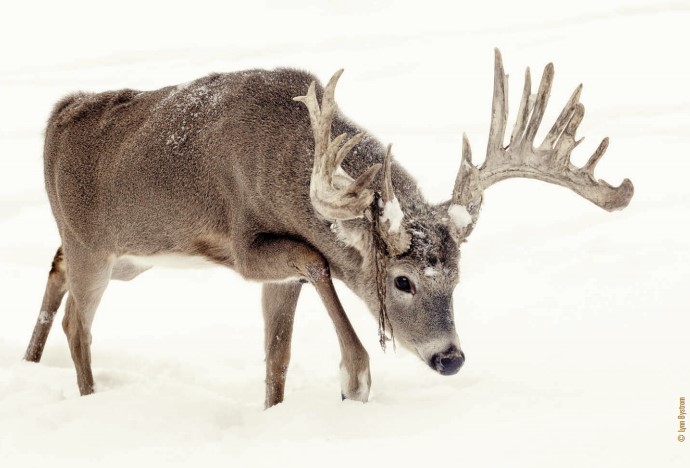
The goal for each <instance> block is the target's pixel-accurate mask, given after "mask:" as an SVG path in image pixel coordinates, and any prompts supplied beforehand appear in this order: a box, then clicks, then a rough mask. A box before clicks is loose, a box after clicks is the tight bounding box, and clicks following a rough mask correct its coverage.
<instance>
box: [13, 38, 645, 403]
mask: <svg viewBox="0 0 690 468" xmlns="http://www.w3.org/2000/svg"><path fill="white" fill-rule="evenodd" d="M494 72H495V78H494V95H493V108H492V117H491V128H490V133H489V138H488V147H487V152H486V159H485V161H484V163H483V165H482V166H481V167H477V166H475V165H474V164H473V163H472V159H471V153H470V145H469V142H468V140H467V138H466V137H463V145H462V160H461V164H460V169H459V171H458V175H457V178H456V181H455V187H454V189H453V192H452V197H451V198H450V200H449V201H447V202H445V203H441V204H436V205H433V204H429V203H428V202H427V201H425V199H424V197H423V196H422V194H421V192H420V190H419V188H418V187H417V185H416V183H415V182H414V180H413V178H412V177H411V176H410V175H409V174H408V173H407V172H406V171H405V170H404V169H403V168H402V167H401V166H399V165H398V164H397V163H395V162H394V161H393V157H392V154H391V147H390V145H389V146H387V147H386V146H384V145H383V144H382V143H380V142H379V141H378V140H376V139H375V138H373V137H370V136H366V135H365V133H364V132H363V131H362V129H361V128H360V127H358V126H357V125H356V124H354V123H353V122H352V121H350V120H349V119H347V118H346V117H345V116H344V115H342V114H341V113H340V112H339V111H338V109H337V107H336V104H335V101H334V92H335V87H336V83H337V81H338V78H339V77H340V75H341V73H342V70H341V71H338V72H337V73H336V74H335V75H334V76H333V77H332V78H331V80H330V81H329V82H328V84H327V85H326V86H325V87H322V86H321V85H320V84H318V82H317V80H316V79H315V78H314V77H313V76H312V75H310V74H308V73H305V72H301V71H297V70H292V69H278V70H274V71H265V70H250V71H244V72H238V73H228V74H213V75H209V76H207V77H204V78H201V79H198V80H196V81H194V82H191V83H189V84H185V85H180V86H177V87H166V88H162V89H160V90H157V91H145V92H141V91H133V90H130V89H125V90H120V91H109V92H104V93H100V94H83V93H81V94H74V95H71V96H68V97H66V98H64V99H63V100H62V101H60V102H59V103H58V104H57V105H56V106H55V108H54V110H53V112H52V114H51V117H50V119H49V122H48V126H47V130H46V139H45V150H44V160H45V182H46V190H47V192H48V198H49V200H50V205H51V208H52V212H53V215H54V216H55V220H56V222H57V226H58V230H59V233H60V237H61V240H62V245H61V247H60V248H59V249H58V251H57V254H56V255H55V258H54V260H53V264H52V269H51V270H50V274H49V276H48V281H47V286H46V289H45V294H44V298H43V303H42V305H41V312H40V314H39V317H38V320H37V322H36V326H35V329H34V332H33V336H32V338H31V342H30V344H29V346H28V349H27V351H26V355H25V359H26V360H29V361H35V362H38V361H39V360H40V358H41V354H42V352H43V348H44V345H45V342H46V338H47V336H48V333H49V331H50V328H51V324H52V322H53V319H54V317H55V314H56V311H57V310H58V308H59V306H60V303H61V301H62V298H63V296H64V294H65V293H66V292H67V291H69V295H68V297H67V306H66V312H65V316H64V320H63V328H64V331H65V333H66V335H67V340H68V342H69V348H70V351H71V355H72V359H73V361H74V365H75V368H76V373H77V382H78V385H79V391H80V393H81V394H82V395H87V394H90V393H92V392H93V391H94V379H93V375H92V371H91V354H90V345H91V333H90V330H91V325H92V322H93V319H94V314H95V312H96V309H97V307H98V304H99V301H100V299H101V295H102V294H103V291H104V290H105V288H106V286H107V284H108V282H109V280H111V279H117V280H130V279H132V278H134V277H135V276H137V275H138V274H140V273H141V272H143V271H145V270H147V269H148V268H150V267H151V266H152V265H157V264H160V263H164V262H165V261H167V260H169V259H170V258H177V259H179V258H184V259H188V260H190V259H191V260H194V259H197V260H204V261H208V262H212V263H214V264H217V265H223V266H226V267H229V268H232V269H233V270H235V271H237V272H238V273H239V274H240V275H242V276H243V277H244V278H245V279H247V280H254V281H259V282H262V283H263V290H262V305H263V315H264V319H265V337H264V338H265V352H266V356H265V358H266V400H265V404H266V407H270V406H272V405H275V404H277V403H279V402H281V401H282V400H283V394H284V385H285V378H286V371H287V367H288V362H289V360H290V342H291V338H292V326H293V317H294V315H295V307H296V303H297V298H298V296H299V294H300V290H301V288H302V285H303V283H305V282H309V283H311V284H312V285H313V286H314V288H316V291H317V292H318V294H319V296H320V298H321V300H322V301H323V304H324V306H325V308H326V311H327V312H328V314H329V316H330V319H331V320H332V321H333V325H334V326H335V331H336V334H337V337H338V341H339V344H340V351H341V356H342V360H341V362H340V370H341V373H340V375H341V378H340V380H341V382H340V384H341V392H342V396H343V398H348V399H353V400H359V401H366V400H367V399H368V396H369V388H370V385H371V376H370V372H369V357H368V354H367V351H366V350H365V349H364V347H363V346H362V343H361V342H360V340H359V338H358V337H357V335H356V334H355V331H354V330H353V327H352V325H351V324H350V321H349V320H348V317H347V315H346V313H345V311H344V310H343V307H342V306H341V303H340V301H339V299H338V296H337V294H336V291H335V289H334V287H333V282H332V279H333V278H336V279H339V280H341V281H342V282H343V283H345V284H346V285H347V286H348V287H349V288H350V289H351V290H352V291H354V292H355V293H356V294H357V295H358V296H359V297H360V298H361V299H362V300H363V301H364V302H365V303H366V305H367V306H368V308H369V310H370V311H371V312H372V314H373V315H374V316H375V317H378V321H379V334H380V338H381V344H382V346H385V343H386V340H389V339H391V338H393V337H394V338H395V339H396V340H397V341H398V342H399V343H400V344H401V345H402V346H403V347H405V348H407V349H408V350H410V351H411V352H413V353H414V354H416V355H418V356H419V358H420V359H422V361H424V362H425V363H426V364H428V365H429V366H430V367H431V368H432V369H434V370H435V371H437V372H438V373H440V374H443V375H451V374H455V373H456V372H458V370H459V369H460V367H461V366H462V364H463V362H464V360H465V356H464V354H463V352H462V351H461V348H460V342H459V339H458V335H457V332H456V330H455V320H454V315H453V300H452V298H453V291H454V290H455V287H456V285H457V283H458V261H459V256H460V255H459V248H460V246H461V245H462V243H463V242H464V241H465V240H466V239H467V237H468V235H469V234H470V233H471V232H472V230H473V228H474V226H475V224H476V223H477V219H478V216H479V211H480V208H481V205H482V200H483V196H484V191H485V190H486V189H487V188H488V187H490V186H491V185H493V184H495V183H497V182H500V181H501V180H504V179H507V178H510V177H527V178H533V179H539V180H542V181H545V182H550V183H552V184H558V185H561V186H563V187H567V188H570V189H571V190H573V191H574V192H576V193H577V194H579V195H581V196H582V197H584V198H585V199H587V200H589V201H591V202H593V203H594V204H596V205H597V206H599V207H601V208H604V209H606V210H609V211H611V210H617V209H621V208H624V207H625V206H627V205H628V203H629V201H630V199H631V197H632V195H633V186H632V183H631V182H630V181H629V180H628V179H625V180H624V181H623V183H622V184H621V185H620V186H619V187H612V186H610V185H609V184H607V183H606V182H604V181H601V180H597V179H595V178H594V175H593V174H594V168H595V166H596V164H597V162H598V161H599V160H600V159H601V157H602V156H603V154H604V151H605V150H606V147H607V144H608V140H607V139H604V140H603V141H602V142H601V144H600V145H599V147H598V148H597V150H596V151H595V152H594V154H593V155H592V156H591V158H590V159H589V161H588V162H587V163H586V164H585V166H584V167H582V168H577V167H575V166H573V165H572V164H571V162H570V154H571V152H572V150H573V149H574V148H575V147H576V146H577V144H578V143H579V142H580V141H581V140H576V139H575V132H576V130H577V128H578V125H579V124H580V122H581V120H582V117H583V114H584V107H583V106H582V104H580V103H579V102H578V101H579V96H580V91H581V89H582V88H581V86H579V87H578V88H577V89H576V90H575V92H574V93H573V94H572V97H571V98H570V100H569V101H568V102H567V104H566V105H565V107H564V109H563V111H562V112H561V113H560V115H559V117H558V118H557V119H556V122H555V123H554V124H553V126H552V127H551V130H550V131H549V132H548V134H547V135H546V137H545V138H544V141H543V142H542V143H541V144H540V145H538V146H535V144H534V139H535V135H536V133H537V130H538V129H539V126H540V123H541V120H542V117H543V115H544V110H545V106H546V103H547V99H548V97H549V93H550V89H551V84H552V80H553V73H554V72H553V65H552V64H549V65H547V66H546V69H545V71H544V73H543V76H542V79H541V83H540V85H539V89H538V91H537V92H536V93H535V94H533V93H532V86H531V80H530V73H529V69H527V72H526V75H525V85H524V91H523V93H522V99H521V101H520V106H519V109H518V112H517V118H516V123H515V126H514V129H513V131H512V133H511V136H510V141H509V144H508V145H507V146H505V145H504V139H505V131H506V122H507V76H506V75H505V74H504V70H503V64H502V61H501V55H500V53H499V51H498V50H496V53H495V70H494ZM305 90H306V95H303V94H304V92H305ZM305 107H306V112H305ZM332 135H337V136H336V137H335V138H332ZM348 156H349V157H348Z"/></svg>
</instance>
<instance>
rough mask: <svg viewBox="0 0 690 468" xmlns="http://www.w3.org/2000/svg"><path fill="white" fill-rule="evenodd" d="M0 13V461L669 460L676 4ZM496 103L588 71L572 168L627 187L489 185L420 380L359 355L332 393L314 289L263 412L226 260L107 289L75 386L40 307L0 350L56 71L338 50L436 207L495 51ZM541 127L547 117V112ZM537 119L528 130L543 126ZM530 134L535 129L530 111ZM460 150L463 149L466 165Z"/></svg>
mask: <svg viewBox="0 0 690 468" xmlns="http://www.w3.org/2000/svg"><path fill="white" fill-rule="evenodd" d="M2 10H3V11H2V18H1V19H0V44H1V46H0V158H1V161H2V166H1V167H2V168H1V170H0V266H1V267H2V268H0V288H1V292H2V297H3V305H2V307H0V466H3V467H25V466H53V467H61V466H70V467H80V466H89V467H90V466H100V467H110V466H117V467H121V466H123V465H124V464H125V463H126V464H128V465H130V466H209V467H210V466H237V467H248V466H275V465H277V464H280V465H281V466H322V465H326V464H327V465H328V466H348V467H349V466H370V465H374V464H377V465H379V466H383V465H389V464H391V465H393V464H395V465H398V466H420V465H426V466H431V464H441V463H442V464H443V465H441V466H470V467H481V466H487V467H496V466H511V467H513V466H529V467H542V466H543V467H553V466H572V467H583V466H606V467H617V466H626V467H629V466H640V467H648V466H663V467H680V466H690V441H686V442H685V443H680V442H678V441H677V436H678V433H677V430H678V420H677V419H676V418H677V415H678V404H679V398H680V397H681V396H685V397H686V398H687V397H689V396H690V365H689V364H688V356H689V355H690V353H689V352H688V337H689V335H690V307H689V305H688V281H689V280H690V241H689V240H688V239H689V238H690V227H689V224H688V223H689V222H690V217H689V215H690V188H689V187H690V184H689V183H688V173H689V172H690V154H689V153H688V147H689V146H690V145H689V144H690V141H689V140H690V139H689V138H688V135H689V134H690V93H689V92H688V89H687V79H688V78H687V75H688V65H687V63H688V61H687V55H688V45H690V41H689V39H690V34H689V33H688V27H689V25H690V2H688V1H687V0H683V1H676V2H656V1H652V0H646V1H642V0H634V1H623V0H615V1H578V2H574V3H573V2H570V3H563V2H538V1H520V2H505V3H493V2H457V1H456V2H448V3H441V2H434V1H424V2H420V1H409V2H408V1H406V2H402V1H399V2H383V1H375V0H374V1H371V0H370V1H364V0H338V1H331V2H313V3H312V2H308V1H306V0H298V1H294V0H293V1H284V2H283V1H279V0H271V1H266V2H237V3H235V2H228V1H226V2H219V3H217V4H214V3H210V2H204V1H194V2H191V1H190V2H185V3H174V2H165V3H161V4H155V5H149V3H146V2H143V1H138V2H129V1H119V2H109V3H97V2H83V3H77V2H69V1H61V2H50V3H46V4H43V3H39V2H31V1H27V2H21V4H20V3H19V2H12V4H5V5H4V6H3V8H2ZM494 46H498V47H500V48H501V50H502V52H503V56H504V60H505V66H506V72H507V73H509V74H510V75H511V89H512V90H513V92H512V93H511V99H510V102H511V108H512V109H516V107H517V98H518V97H519V92H518V90H520V89H521V87H522V74H523V72H524V67H525V66H527V65H530V66H532V70H533V76H534V77H535V81H536V80H537V79H538V77H539V76H540V74H541V68H542V67H543V66H544V65H545V64H546V63H547V62H548V61H554V62H555V66H556V78H555V81H554V88H553V91H552V98H551V106H550V107H549V109H548V110H547V115H546V117H545V122H546V121H552V120H553V119H554V118H555V116H556V115H557V114H558V112H559V111H560V106H562V104H563V103H564V102H565V100H566V99H567V97H568V96H569V95H570V93H571V91H572V89H573V88H574V87H575V86H576V85H577V84H578V83H579V82H584V84H585V89H584V92H583V96H582V101H583V102H584V103H585V105H586V107H587V114H586V115H585V119H584V122H583V124H582V125H581V127H580V135H586V136H587V139H586V140H585V142H584V143H583V144H582V145H580V147H578V148H577V149H576V150H575V154H574V157H573V160H574V162H575V163H576V164H578V165H581V164H583V163H584V162H585V161H586V160H587V158H588V157H589V155H590V154H591V153H592V152H593V150H594V149H595V148H596V146H597V144H598V142H599V141H600V139H601V138H603V137H604V136H607V135H608V136H609V137H610V138H611V145H610V147H609V151H608V153H607V155H606V157H605V158H604V159H603V160H602V162H601V163H600V164H599V166H598V168H597V175H598V177H601V178H604V179H606V180H607V181H609V182H610V183H612V184H615V185H618V184H619V183H620V181H621V180H622V179H623V178H624V177H629V178H630V179H631V180H632V181H633V183H634V184H635V197H634V198H633V200H632V202H631V204H630V206H629V207H628V208H627V209H626V210H624V211H621V212H616V213H607V212H605V211H603V210H600V209H599V208H597V207H595V206H594V205H592V204H590V203H589V202H587V201H585V200H583V199H580V198H578V197H577V196H576V195H574V194H573V193H571V192H569V191H567V190H565V189H562V188H559V187H554V186H549V185H547V184H543V183H539V182H535V181H522V180H519V181H507V182H505V183H502V184H500V185H499V186H497V187H493V188H491V189H490V191H489V193H488V194H487V195H486V197H485V200H486V202H485V206H484V209H483V211H482V216H481V220H480V222H479V225H478V227H477V229H476V230H475V232H474V233H473V235H472V237H471V240H470V242H469V243H467V244H465V245H464V246H463V252H462V253H463V259H462V264H461V271H462V281H461V284H460V286H459V287H458V289H457V290H456V294H455V298H454V301H455V310H456V319H457V323H458V331H459V334H460V339H461V341H462V344H463V349H464V351H465V352H466V354H467V363H466V365H465V366H464V367H463V369H462V370H461V372H460V373H459V374H458V375H456V376H453V377H442V376H439V375H436V374H434V373H433V372H432V371H430V370H429V369H428V368H426V366H425V365H424V364H423V363H422V362H420V361H419V360H418V359H417V358H416V357H413V356H411V355H410V354H408V353H407V352H405V351H402V350H398V352H397V353H392V352H391V351H389V352H388V353H387V354H383V353H382V352H381V351H380V349H379V348H378V345H377V335H376V323H375V321H374V320H372V318H371V316H370V315H369V313H368V312H367V311H366V310H365V307H364V305H363V304H362V303H361V302H360V301H359V300H358V299H357V298H356V297H354V296H353V295H352V293H350V292H349V291H347V290H346V288H345V287H344V286H343V285H338V288H339V291H340V292H341V297H342V299H343V302H344V305H345V307H346V310H347V311H348V314H349V315H350V317H351V319H352V321H353V323H354V326H355V328H356V329H357V331H358V333H359V335H360V337H361V338H362V340H363V342H364V344H365V346H366V347H367V348H368V350H369V352H370V355H371V366H372V378H373V390H372V398H371V401H370V402H369V403H368V404H366V405H362V404H359V403H354V402H341V401H340V389H339V385H338V362H339V353H338V347H337V342H336V338H335V333H334V332H333V330H332V325H331V324H330V322H329V320H328V318H327V315H326V313H325V311H324V309H323V307H322V306H321V304H320V303H319V301H318V299H317V298H316V295H315V294H314V292H313V290H312V289H311V288H310V287H305V288H304V292H303V294H302V297H301V298H300V302H299V305H298V311H297V318H296V324H295V335H294V346H293V359H292V363H291V366H290V372H289V376H288V384H287V391H286V401H285V403H284V404H282V405H279V406H278V407H275V408H273V409H271V410H269V411H263V409H262V405H263V351H262V349H263V343H262V341H263V331H262V320H261V311H260V302H259V295H260V286H259V285H257V284H251V283H246V282H243V281H242V280H241V279H240V278H239V277H238V276H237V275H236V274H234V273H233V272H231V271H228V270H223V269H210V270H190V271H182V270H153V271H151V272H147V273H145V274H144V275H142V276H141V277H140V278H137V279H136V280H135V281H133V282H131V283H118V282H113V283H111V285H110V286H109V289H108V290H107V292H106V294H105V296H104V298H103V302H102V304H101V306H100V309H99V313H98V314H97V317H96V321H95V324H94V329H93V335H94V341H93V360H94V371H95V378H96V384H97V393H96V394H95V395H92V396H89V397H85V398H80V397H79V396H78V391H77V386H76V382H75V377H74V370H73V366H72V362H71V359H70V356H69V350H68V348H67V343H66V340H65V338H64V334H63V333H62V330H61V328H60V326H59V321H60V320H61V318H62V313H60V314H59V315H58V318H57V320H56V326H55V327H54V329H53V332H52V334H51V335H50V338H49V340H48V344H47V348H46V351H45V354H44V358H43V361H42V362H41V364H39V365H35V364H28V363H23V362H21V361H20V359H21V356H22V354H23V352H24V347H25V346H26V344H27V343H28V339H29V337H30V335H31V330H32V327H33V324H34V321H35V319H36V316H37V314H38V310H39V306H40V301H41V296H42V293H43V287H44V282H45V278H46V275H47V272H48V269H49V267H50V261H51V259H52V255H53V254H54V251H55V249H56V248H57V246H58V245H59V243H60V241H59V237H58V235H57V231H56V229H55V226H54V221H53V219H52V216H51V213H50V209H49V206H48V201H47V198H46V196H45V193H44V190H43V173H42V160H41V151H42V131H43V127H44V123H45V120H46V118H47V116H48V113H49V111H50V109H51V106H52V104H53V103H54V102H55V101H56V100H57V99H59V98H60V97H61V96H62V95H64V94H66V93H68V92H70V91H74V90H77V89H81V90H85V91H100V90H106V89H116V88H124V87H131V88H139V89H155V88H158V87H162V86H165V85H169V84H176V83H179V82H184V81H188V80H190V79H193V78H196V77H199V76H202V75H204V74H206V73H209V72H212V71H218V72H221V71H233V70H241V69H246V68H252V67H264V68H271V67H275V66H295V67H299V68H304V69H308V70H310V71H313V72H314V73H316V74H317V75H318V76H319V77H321V79H322V80H325V79H327V78H328V77H329V76H330V74H331V73H332V72H333V71H334V70H336V69H337V68H340V67H345V69H346V73H345V75H343V78H342V79H341V83H340V85H339V90H338V96H337V99H338V102H339V104H340V106H341V108H342V109H343V110H344V111H345V113H346V114H348V115H349V116H351V117H352V118H353V119H354V120H356V121H357V122H358V123H360V124H361V125H363V126H365V127H366V128H368V129H369V130H370V131H371V132H372V133H373V134H375V135H377V136H378V137H379V138H380V139H381V140H382V141H383V142H394V143H395V147H394V148H395V155H396V157H397V158H398V160H399V161H401V162H402V163H403V165H405V166H406V167H407V168H408V169H409V170H410V171H411V172H412V173H413V174H415V176H416V177H417V179H418V180H419V183H420V185H421V187H422V189H423V190H424V192H425V193H426V194H427V195H428V198H429V199H430V200H432V201H440V200H444V199H447V198H448V197H449V196H450V192H451V189H452V183H453V179H454V177H455V173H456V171H457V167H458V165H459V153H460V151H459V147H460V139H461V134H462V132H463V131H466V132H467V133H468V136H469V137H470V140H471V141H472V143H473V145H474V152H475V154H476V155H479V156H480V155H481V154H482V152H483V151H482V148H483V147H484V145H485V144H486V136H487V132H488V122H489V114H490V106H491V87H492V79H493V78H492V74H493V47H494ZM548 125H549V124H547V125H545V126H548ZM547 128H548V127H547ZM542 134H543V132H542ZM478 159H480V158H478Z"/></svg>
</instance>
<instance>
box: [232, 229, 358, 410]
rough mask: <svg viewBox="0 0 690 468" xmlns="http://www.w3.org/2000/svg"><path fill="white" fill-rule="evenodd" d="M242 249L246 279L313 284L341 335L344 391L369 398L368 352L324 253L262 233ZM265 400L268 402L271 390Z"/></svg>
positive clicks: (239, 265)
mask: <svg viewBox="0 0 690 468" xmlns="http://www.w3.org/2000/svg"><path fill="white" fill-rule="evenodd" d="M240 251H242V253H243V255H242V256H241V258H239V259H238V262H237V263H236V269H237V271H238V272H239V273H240V274H242V275H243V276H244V277H245V278H247V279H252V280H257V281H263V282H277V281H282V280H286V279H288V278H295V277H298V278H304V279H306V280H307V281H309V282H310V283H312V284H313V285H314V287H315V288H316V291H317V293H318V294H319V296H320V297H321V300H322V301H323V303H324V305H325V306H326V310H327V311H328V315H329V316H330V317H331V320H332V321H333V325H334V327H335V332H336V334H337V335H338V343H339V344H340V353H341V358H342V359H341V362H340V375H341V392H342V395H343V397H344V398H348V399H351V400H358V401H362V402H365V401H367V399H368V398H369V389H370V387H371V374H370V372H369V355H368V354H367V351H366V350H365V349H364V346H362V343H361V341H360V340H359V337H358V336H357V334H356V333H355V330H354V329H353V328H352V324H351V323H350V320H349V319H348V318H347V315H346V314H345V311H344V310H343V306H342V305H341V303H340V300H339V299H338V295H337V293H336V291H335V288H334V287H333V282H332V280H331V273H330V269H329V267H328V263H327V262H326V259H325V258H324V257H323V255H321V253H319V252H318V251H317V250H316V249H314V248H313V247H311V246H309V245H307V244H306V243H304V242H302V241H299V240H295V239H289V238H284V237H275V236H259V237H258V238H256V239H255V241H254V242H252V243H251V244H249V245H247V246H246V248H244V249H240ZM288 359H289V357H288ZM267 364H268V362H267ZM266 402H267V405H268V403H269V395H268V394H267V400H266ZM276 403H277V402H276Z"/></svg>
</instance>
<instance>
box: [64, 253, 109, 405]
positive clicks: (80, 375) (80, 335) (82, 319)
mask: <svg viewBox="0 0 690 468" xmlns="http://www.w3.org/2000/svg"><path fill="white" fill-rule="evenodd" d="M65 260H66V266H67V277H68V279H69V296H68V297H67V309H66V311H65V318H64V320H63V321H62V328H63V329H64V331H65V334H66V335H67V341H68V342H69V349H70V352H71V354H72V360H73V361H74V367H75V369H76V371H77V383H78V385H79V392H80V393H81V394H82V395H88V394H90V393H93V391H94V386H93V373H92V372H91V324H92V323H93V318H94V315H95V313H96V309H97V308H98V304H99V302H100V301H101V296H102V295H103V292H104V291H105V288H106V286H107V285H108V280H109V279H110V276H111V272H112V269H113V263H114V260H113V258H112V257H111V256H109V255H107V254H101V253H94V252H88V251H84V250H82V249H74V250H71V249H66V250H65Z"/></svg>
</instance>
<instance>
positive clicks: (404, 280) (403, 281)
mask: <svg viewBox="0 0 690 468" xmlns="http://www.w3.org/2000/svg"><path fill="white" fill-rule="evenodd" d="M394 283H395V287H396V288H398V289H399V290H400V291H402V292H406V293H410V294H414V293H415V288H414V284H412V281H410V278H408V277H407V276H396V277H395V280H394Z"/></svg>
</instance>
